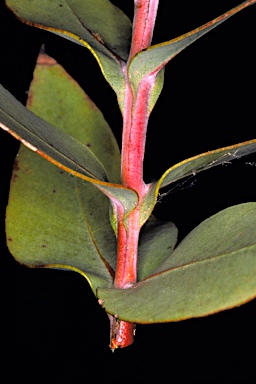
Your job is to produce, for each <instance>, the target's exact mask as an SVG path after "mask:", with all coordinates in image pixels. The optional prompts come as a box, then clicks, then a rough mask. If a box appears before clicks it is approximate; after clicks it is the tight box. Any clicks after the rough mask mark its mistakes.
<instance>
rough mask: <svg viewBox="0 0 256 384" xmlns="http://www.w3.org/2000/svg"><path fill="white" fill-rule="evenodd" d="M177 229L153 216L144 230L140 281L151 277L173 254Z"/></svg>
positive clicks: (141, 241)
mask: <svg viewBox="0 0 256 384" xmlns="http://www.w3.org/2000/svg"><path fill="white" fill-rule="evenodd" d="M177 234H178V231H177V228H176V227H175V225H174V224H173V223H170V222H165V221H160V220H157V219H156V218H155V217H154V216H151V217H150V219H149V220H148V221H147V223H146V224H145V226H144V227H143V228H142V232H141V236H140V242H139V255H138V280H139V281H140V280H142V279H144V278H146V277H147V276H149V275H151V274H152V273H153V271H154V270H155V269H156V268H157V267H158V266H159V264H161V263H162V261H163V260H165V259H166V258H167V257H168V256H170V254H171V253H172V251H173V249H174V247H175V244H176V241H177Z"/></svg>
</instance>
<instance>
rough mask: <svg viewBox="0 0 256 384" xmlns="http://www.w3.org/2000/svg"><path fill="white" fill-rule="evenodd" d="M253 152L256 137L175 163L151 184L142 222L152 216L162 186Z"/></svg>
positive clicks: (143, 203) (143, 204)
mask: <svg viewBox="0 0 256 384" xmlns="http://www.w3.org/2000/svg"><path fill="white" fill-rule="evenodd" d="M253 152H256V139H254V140H250V141H245V142H244V143H239V144H234V145H231V146H228V147H223V148H219V149H215V150H213V151H209V152H205V153H201V154H200V155H197V156H193V157H190V158H189V159H186V160H183V161H181V162H180V163H177V164H175V165H174V166H172V167H171V168H169V169H168V170H167V171H166V172H165V173H164V174H163V176H162V177H161V178H160V179H159V180H158V181H157V182H155V183H152V184H151V186H150V188H149V191H148V193H147V195H146V196H145V198H144V202H142V206H143V209H142V210H141V211H142V214H141V222H142V223H144V222H145V220H147V218H148V217H149V216H150V214H151V212H152V210H153V208H154V206H155V204H156V202H157V197H158V193H159V189H160V188H163V187H166V186H168V185H169V184H171V183H174V182H176V181H178V180H180V179H182V178H184V177H187V176H190V175H196V174H197V173H199V172H201V171H205V170H207V169H210V168H212V167H215V166H217V165H220V164H227V163H229V162H230V161H232V160H235V159H239V158H240V157H242V156H246V155H249V154H250V153H253Z"/></svg>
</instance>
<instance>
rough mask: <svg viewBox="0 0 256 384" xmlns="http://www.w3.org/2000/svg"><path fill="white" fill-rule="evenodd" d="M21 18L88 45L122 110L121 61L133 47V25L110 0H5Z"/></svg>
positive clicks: (122, 82)
mask: <svg viewBox="0 0 256 384" xmlns="http://www.w3.org/2000/svg"><path fill="white" fill-rule="evenodd" d="M6 4H7V6H8V7H9V8H10V9H11V10H12V11H13V12H14V14H15V15H16V16H17V17H18V18H19V19H21V21H23V22H25V23H27V24H29V25H32V26H35V27H38V28H42V29H45V30H48V31H50V32H53V33H55V34H57V35H60V36H62V37H64V38H66V39H68V40H71V41H73V42H75V43H77V44H80V45H82V46H84V47H86V48H88V49H89V50H90V51H91V52H92V54H93V55H94V57H95V58H96V60H97V61H98V64H99V65H100V68H101V70H102V73H103V75H104V76H105V78H106V80H107V81H108V82H109V83H110V85H111V86H112V88H113V89H114V91H115V92H116V93H117V96H118V100H119V104H120V107H121V109H122V102H123V92H124V77H123V73H122V61H126V60H127V58H128V55H129V50H130V40H131V32H132V24H131V21H130V20H129V18H128V17H127V16H126V15H125V14H124V13H123V12H122V11H121V10H120V9H119V8H117V7H115V6H114V5H113V4H112V3H111V2H110V1H108V0H23V1H19V0H6Z"/></svg>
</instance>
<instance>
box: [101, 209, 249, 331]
mask: <svg viewBox="0 0 256 384" xmlns="http://www.w3.org/2000/svg"><path fill="white" fill-rule="evenodd" d="M179 248H180V249H179ZM165 266H168V268H169V269H167V270H165V271H163V272H160V273H156V274H155V275H154V276H152V277H149V278H147V279H145V280H143V281H141V282H139V283H137V284H136V285H135V286H133V287H132V288H129V289H124V290H121V289H120V290H118V289H99V290H98V292H97V294H98V297H99V298H101V299H102V300H103V301H104V304H103V306H104V308H105V309H106V311H107V312H109V313H110V314H117V315H118V318H119V319H122V320H127V321H130V322H136V323H155V322H166V321H178V320H183V319H187V318H191V317H198V316H205V315H208V314H212V313H214V312H218V311H221V310H224V309H228V308H232V307H234V306H238V305H241V304H243V303H245V302H247V301H249V300H251V299H253V298H254V297H255V296H256V278H255V276H256V203H245V204H240V205H237V206H233V207H230V208H227V209H225V210H223V211H221V212H219V213H217V214H216V215H214V216H212V217H210V218H209V219H207V220H205V221H203V222H202V223H201V224H200V225H199V226H198V227H197V228H195V229H194V230H193V231H192V232H191V233H190V234H189V235H188V237H187V238H185V239H184V240H183V242H182V243H181V244H180V245H179V246H178V247H177V249H176V250H175V251H174V252H173V253H172V255H171V258H170V260H169V261H168V262H167V261H166V263H163V264H162V265H161V268H162V267H165Z"/></svg>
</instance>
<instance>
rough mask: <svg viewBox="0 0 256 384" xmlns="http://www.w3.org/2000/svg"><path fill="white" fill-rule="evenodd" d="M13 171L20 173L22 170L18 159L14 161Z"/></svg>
mask: <svg viewBox="0 0 256 384" xmlns="http://www.w3.org/2000/svg"><path fill="white" fill-rule="evenodd" d="M13 169H14V170H15V171H18V170H19V169H20V167H19V162H18V160H17V159H15V160H14V163H13Z"/></svg>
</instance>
